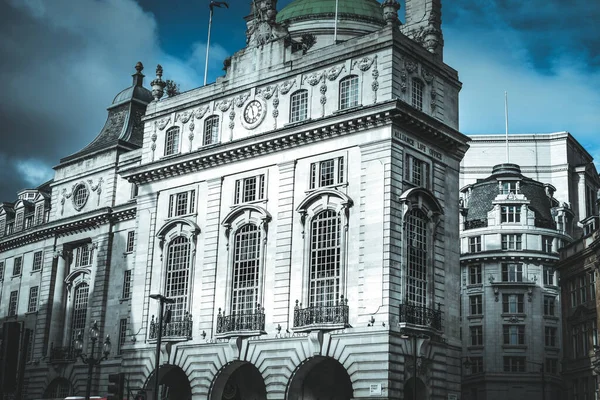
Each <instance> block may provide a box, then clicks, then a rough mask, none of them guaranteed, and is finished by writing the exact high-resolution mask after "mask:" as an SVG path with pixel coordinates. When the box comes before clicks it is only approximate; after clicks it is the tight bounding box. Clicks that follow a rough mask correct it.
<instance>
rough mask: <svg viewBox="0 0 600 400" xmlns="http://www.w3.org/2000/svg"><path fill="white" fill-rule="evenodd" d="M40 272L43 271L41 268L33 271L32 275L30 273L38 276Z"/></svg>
mask: <svg viewBox="0 0 600 400" xmlns="http://www.w3.org/2000/svg"><path fill="white" fill-rule="evenodd" d="M39 272H42V269H41V268H40V269H36V270H35V271H34V270H31V273H30V275H33V274H37V273H39Z"/></svg>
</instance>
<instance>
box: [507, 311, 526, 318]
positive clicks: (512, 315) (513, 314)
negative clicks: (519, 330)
mask: <svg viewBox="0 0 600 400" xmlns="http://www.w3.org/2000/svg"><path fill="white" fill-rule="evenodd" d="M500 316H501V317H502V318H511V317H516V318H525V317H527V314H525V313H510V312H508V313H504V312H503V313H502V314H500Z"/></svg>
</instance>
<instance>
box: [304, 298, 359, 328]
mask: <svg viewBox="0 0 600 400" xmlns="http://www.w3.org/2000/svg"><path fill="white" fill-rule="evenodd" d="M348 315H349V308H348V299H345V298H344V296H341V298H340V300H337V301H336V302H335V304H334V305H316V306H310V307H307V308H302V303H299V302H298V300H296V306H295V307H294V328H298V327H303V326H309V325H344V326H347V325H348Z"/></svg>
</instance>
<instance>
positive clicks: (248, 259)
mask: <svg viewBox="0 0 600 400" xmlns="http://www.w3.org/2000/svg"><path fill="white" fill-rule="evenodd" d="M260 236H261V235H260V230H259V228H258V226H256V225H254V224H246V225H244V226H242V227H241V228H240V229H238V230H237V232H236V233H235V239H234V249H233V287H232V302H231V303H232V304H231V311H232V312H233V313H234V314H251V313H253V312H254V310H255V309H256V305H257V303H258V296H259V293H258V291H259V277H260V253H261V252H260V243H261V240H260Z"/></svg>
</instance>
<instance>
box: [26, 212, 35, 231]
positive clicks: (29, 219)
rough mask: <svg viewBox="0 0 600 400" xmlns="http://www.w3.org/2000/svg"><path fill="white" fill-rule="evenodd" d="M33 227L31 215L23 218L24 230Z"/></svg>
mask: <svg viewBox="0 0 600 400" xmlns="http://www.w3.org/2000/svg"><path fill="white" fill-rule="evenodd" d="M32 226H33V215H30V216H28V217H25V229H29V228H31V227H32Z"/></svg>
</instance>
